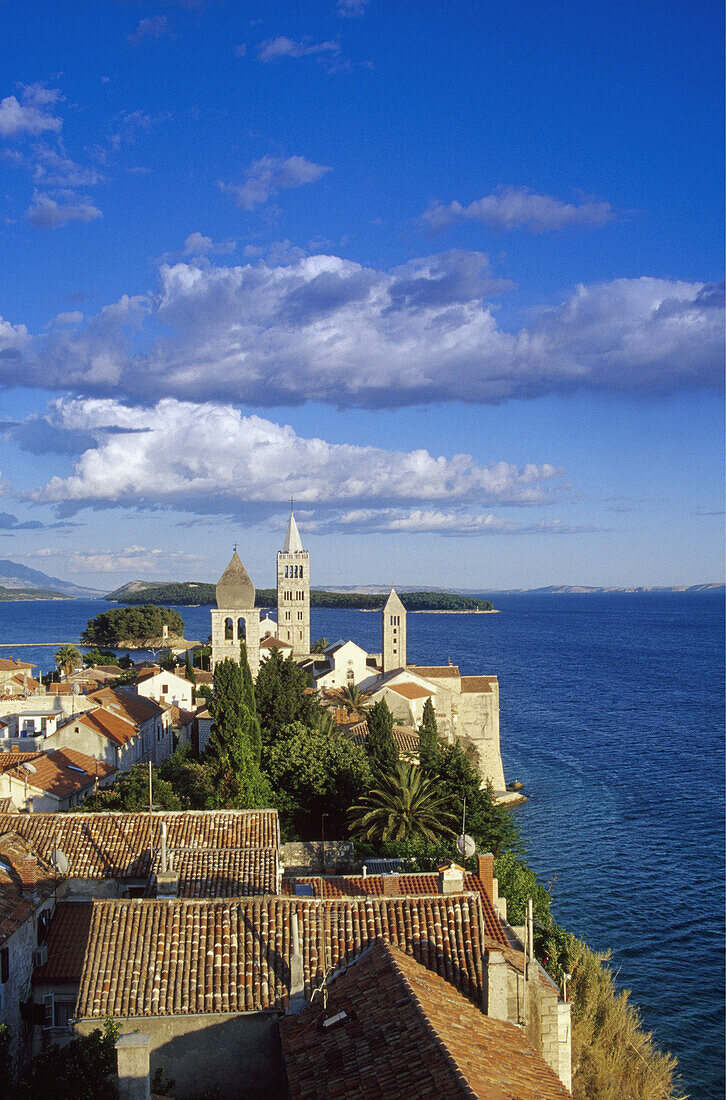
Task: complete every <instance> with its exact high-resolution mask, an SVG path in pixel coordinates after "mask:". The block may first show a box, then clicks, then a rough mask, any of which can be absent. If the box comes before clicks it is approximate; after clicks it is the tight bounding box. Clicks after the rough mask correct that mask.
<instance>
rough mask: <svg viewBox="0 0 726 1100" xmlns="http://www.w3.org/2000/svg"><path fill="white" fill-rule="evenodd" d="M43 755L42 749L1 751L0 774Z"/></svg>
mask: <svg viewBox="0 0 726 1100" xmlns="http://www.w3.org/2000/svg"><path fill="white" fill-rule="evenodd" d="M42 755H43V754H42V752H40V750H38V751H37V752H0V775H2V774H3V772H6V771H9V770H10V768H17V766H18V764H30V763H31V762H32V761H33V760H37V759H38V757H39V756H42Z"/></svg>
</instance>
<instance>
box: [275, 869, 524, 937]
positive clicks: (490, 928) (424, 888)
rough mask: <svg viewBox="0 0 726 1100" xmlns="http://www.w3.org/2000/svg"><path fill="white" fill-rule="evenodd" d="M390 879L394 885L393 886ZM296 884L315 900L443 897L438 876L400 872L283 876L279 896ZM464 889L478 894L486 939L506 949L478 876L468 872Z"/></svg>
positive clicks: (496, 919) (490, 901)
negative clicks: (388, 894)
mask: <svg viewBox="0 0 726 1100" xmlns="http://www.w3.org/2000/svg"><path fill="white" fill-rule="evenodd" d="M391 879H394V880H395V882H393V883H392V882H391ZM298 882H299V883H305V884H306V885H309V886H311V887H312V890H313V894H314V896H315V897H318V898H319V897H323V898H344V897H352V898H356V897H383V894H384V890H385V888H386V887H388V889H392V890H393V891H394V893H395V895H397V896H399V897H412V896H420V897H442V896H444V895H442V894H441V893H440V891H439V876H438V875H437V874H410V873H408V872H403V873H401V874H398V875H366V876H365V877H363V875H326V876H324V877H323V876H322V875H318V876H310V877H300V876H297V875H296V876H290V877H288V876H285V877H284V878H283V880H282V893H283V894H286V895H291V894H294V893H295V884H296V883H298ZM464 889H465V890H467V891H471V892H472V893H476V894H478V895H479V897H480V898H481V904H482V912H483V914H484V930H485V933H486V935H487V936H489V937H490V938H491V940H492V941H493V942H495V943H498V944H500V945H501V946H502V947H505V946H508V943H509V941H508V940H507V938H506V936H505V935H504V931H503V929H502V923H501V921H500V919H499V916H498V915H497V911H496V909H495V908H494V904H493V902H492V900H491V898H490V897H489V895H488V893H487V890H486V887H485V885H484V883H483V882H482V880H481V879H480V878H479V876H478V875H474V874H471V873H470V872H467V873H466V874H465V876H464Z"/></svg>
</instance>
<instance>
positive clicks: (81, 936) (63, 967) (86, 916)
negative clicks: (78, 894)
mask: <svg viewBox="0 0 726 1100" xmlns="http://www.w3.org/2000/svg"><path fill="white" fill-rule="evenodd" d="M92 912H93V906H92V905H91V903H90V902H78V901H59V902H58V904H57V905H56V907H55V912H54V914H53V919H52V920H51V922H50V932H49V934H48V941H47V942H48V961H47V962H46V963H44V965H43V966H38V967H36V968H35V971H34V973H33V981H34V982H72V983H73V984H74V985H78V983H79V982H80V980H81V975H82V973H83V960H84V959H85V957H86V947H87V946H88V933H89V931H90V928H91V914H92Z"/></svg>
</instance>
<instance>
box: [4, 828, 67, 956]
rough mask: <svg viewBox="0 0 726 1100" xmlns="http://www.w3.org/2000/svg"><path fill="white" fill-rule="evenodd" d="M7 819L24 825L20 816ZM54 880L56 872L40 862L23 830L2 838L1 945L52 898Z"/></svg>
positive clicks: (7, 834) (9, 832)
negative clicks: (43, 903) (47, 899)
mask: <svg viewBox="0 0 726 1100" xmlns="http://www.w3.org/2000/svg"><path fill="white" fill-rule="evenodd" d="M6 816H7V817H8V818H9V819H10V820H11V822H12V821H14V822H17V823H18V824H19V825H20V824H21V819H22V815H21V814H7V815H6ZM55 879H56V876H55V872H54V871H53V869H52V868H51V867H50V866H48V865H47V864H46V863H43V862H40V861H39V860H38V858H37V856H36V854H35V852H34V851H33V848H32V845H31V844H29V843H28V841H27V840H26V839H25V838H24V837H23V836H21V835H20V829H18V830H17V831H16V832H12V831H11V830H8V831H7V833H6V834H5V835H4V836H0V945H2V944H3V943H4V942H5V941H6V940H7V939H9V938H10V936H12V935H13V933H14V932H17V930H18V928H20V926H21V925H22V924H24V923H25V921H26V920H27V919H28V917H30V916H31V915H32V914H33V913H34V912H35V910H36V909H37V908H38V906H39V905H40V904H41V903H42V902H43V901H45V899H46V898H48V897H50V895H51V894H52V893H53V889H54V886H55Z"/></svg>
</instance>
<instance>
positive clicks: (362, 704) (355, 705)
mask: <svg viewBox="0 0 726 1100" xmlns="http://www.w3.org/2000/svg"><path fill="white" fill-rule="evenodd" d="M330 698H331V699H333V700H334V701H335V703H337V705H338V706H339V707H344V708H345V710H346V713H347V714H365V713H366V711H367V710H368V709H369V708H370V705H371V697H370V695H369V694H368V692H367V691H361V690H360V688H358V687H356V686H355V684H346V685H345V687H342V688H335V690H334V691H331V692H330Z"/></svg>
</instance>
